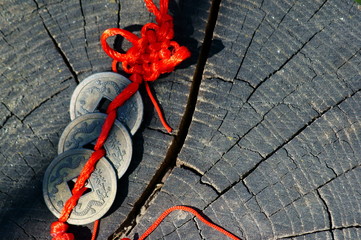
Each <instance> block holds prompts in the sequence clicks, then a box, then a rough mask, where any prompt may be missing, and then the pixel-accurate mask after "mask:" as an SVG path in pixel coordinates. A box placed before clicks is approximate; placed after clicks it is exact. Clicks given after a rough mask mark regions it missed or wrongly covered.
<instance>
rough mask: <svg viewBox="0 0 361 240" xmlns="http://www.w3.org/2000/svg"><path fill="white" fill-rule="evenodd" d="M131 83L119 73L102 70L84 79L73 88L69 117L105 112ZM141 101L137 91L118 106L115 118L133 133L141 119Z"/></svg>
mask: <svg viewBox="0 0 361 240" xmlns="http://www.w3.org/2000/svg"><path fill="white" fill-rule="evenodd" d="M129 83H131V81H130V80H128V79H127V78H125V77H123V76H122V75H120V74H117V73H112V72H103V73H96V74H93V75H91V76H89V77H87V78H86V79H84V80H83V81H82V82H81V83H80V84H79V85H78V86H77V87H76V88H75V90H74V93H73V95H72V97H71V101H70V118H71V120H73V119H75V118H76V117H78V116H81V115H84V114H87V113H93V112H103V113H105V111H106V109H107V107H108V105H109V103H110V102H111V101H113V100H114V98H115V97H116V96H117V95H118V94H119V93H120V92H121V91H122V90H123V89H124V88H126V87H127V86H128V84H129ZM143 108H144V107H143V101H142V97H141V96H140V94H139V92H137V93H135V94H134V95H133V96H132V97H131V98H130V99H128V100H127V101H126V102H125V103H124V105H123V106H121V107H119V108H118V111H117V119H118V120H119V121H121V122H122V123H124V124H125V125H126V126H127V127H128V128H129V130H130V132H131V134H132V135H134V134H135V133H136V131H137V130H138V128H139V126H140V124H141V122H142V119H143Z"/></svg>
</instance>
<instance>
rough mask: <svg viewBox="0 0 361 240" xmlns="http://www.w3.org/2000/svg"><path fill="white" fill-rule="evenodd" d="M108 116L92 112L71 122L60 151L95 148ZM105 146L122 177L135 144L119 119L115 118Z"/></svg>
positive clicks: (118, 173) (64, 133) (59, 148)
mask: <svg viewBox="0 0 361 240" xmlns="http://www.w3.org/2000/svg"><path fill="white" fill-rule="evenodd" d="M106 117H107V115H106V114H104V113H90V114H85V115H83V116H80V117H78V118H76V119H75V120H74V121H72V122H70V124H69V125H68V126H67V127H66V128H65V130H64V132H63V133H62V135H61V137H60V139H59V144H58V153H59V154H60V153H62V152H65V151H67V150H70V149H77V148H89V149H93V148H94V145H95V142H96V140H97V139H98V137H99V134H100V132H101V130H102V126H103V123H104V121H105V119H106ZM104 148H105V150H106V158H107V159H108V160H109V161H110V162H111V163H112V164H113V166H114V168H115V169H116V170H117V175H118V178H121V177H122V176H123V174H124V173H125V172H126V170H127V169H128V167H129V164H130V161H131V159H132V153H133V146H132V138H131V136H130V134H129V133H128V130H127V129H126V128H125V127H124V126H123V124H121V123H120V122H119V121H117V120H115V122H114V125H113V128H112V130H111V131H110V133H109V136H108V138H107V140H106V141H105V143H104Z"/></svg>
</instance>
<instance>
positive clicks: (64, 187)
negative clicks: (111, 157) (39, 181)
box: [43, 149, 117, 225]
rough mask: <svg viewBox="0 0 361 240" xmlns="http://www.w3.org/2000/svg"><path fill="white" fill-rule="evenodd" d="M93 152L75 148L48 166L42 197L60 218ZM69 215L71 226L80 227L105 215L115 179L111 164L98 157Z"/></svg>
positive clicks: (113, 193)
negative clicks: (84, 190) (84, 189)
mask: <svg viewBox="0 0 361 240" xmlns="http://www.w3.org/2000/svg"><path fill="white" fill-rule="evenodd" d="M92 153H93V151H91V150H89V149H74V150H70V151H67V152H64V153H62V154H61V155H58V156H57V157H56V158H55V159H54V160H53V161H52V162H51V164H50V165H49V167H48V168H47V170H46V172H45V176H44V181H43V196H44V199H45V203H46V205H47V206H48V208H49V209H50V211H51V212H52V213H53V214H54V215H55V216H56V217H59V216H60V214H61V211H62V209H63V207H64V204H65V203H66V201H67V200H68V199H69V198H70V197H71V195H72V194H71V190H72V189H73V187H74V184H75V181H76V178H77V177H78V176H79V174H80V172H81V170H82V168H83V166H84V165H85V163H86V162H87V160H88V159H89V157H90V155H91V154H92ZM85 187H87V188H88V189H87V190H86V192H85V193H84V194H83V195H82V196H81V197H80V199H79V201H78V204H77V205H76V207H75V208H74V209H73V211H72V212H71V214H70V217H69V220H68V222H69V223H70V224H76V225H83V224H87V223H91V222H94V221H95V220H97V219H99V218H101V217H102V216H104V214H106V213H107V211H108V210H109V208H110V207H111V205H112V204H113V202H114V199H115V195H116V192H117V177H116V174H115V171H114V169H113V167H112V166H111V164H110V163H109V162H108V161H107V160H106V159H105V158H101V159H100V160H99V162H98V163H97V164H96V168H95V170H94V172H93V173H92V174H91V176H90V178H89V179H88V181H87V185H86V186H85Z"/></svg>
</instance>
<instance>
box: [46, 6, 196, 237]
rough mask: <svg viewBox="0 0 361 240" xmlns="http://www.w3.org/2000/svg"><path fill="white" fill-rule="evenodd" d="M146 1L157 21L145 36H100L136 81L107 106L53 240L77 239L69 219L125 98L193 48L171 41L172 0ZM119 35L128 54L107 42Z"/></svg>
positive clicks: (54, 226) (121, 32)
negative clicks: (170, 12) (72, 231)
mask: <svg viewBox="0 0 361 240" xmlns="http://www.w3.org/2000/svg"><path fill="white" fill-rule="evenodd" d="M144 1H145V3H146V6H147V8H148V10H149V11H150V12H151V13H153V14H154V15H155V17H156V21H157V24H155V23H148V24H145V25H144V26H143V28H142V30H141V38H139V37H138V36H136V35H135V34H133V33H131V32H128V31H126V30H123V29H118V28H110V29H107V30H105V31H104V33H103V34H102V36H101V38H100V41H101V44H102V47H103V49H104V51H105V52H106V53H107V54H108V55H109V56H110V57H111V58H113V59H114V61H113V64H112V69H113V71H115V72H116V71H117V67H116V66H117V63H118V62H122V67H123V70H124V71H125V72H127V73H129V74H131V76H130V80H131V81H132V82H131V83H130V84H129V85H128V86H127V87H126V88H125V89H124V90H123V91H122V92H121V93H120V94H119V95H118V96H117V97H116V98H115V99H114V100H113V101H112V102H111V103H110V105H109V107H108V109H107V114H108V116H107V118H106V119H105V122H104V124H103V126H102V131H101V133H100V135H99V137H98V140H97V142H96V145H95V147H94V150H95V151H94V152H93V154H92V155H91V156H90V158H89V160H88V161H87V162H86V164H85V166H84V167H83V169H82V171H81V173H80V175H79V177H78V178H77V181H76V183H75V186H74V188H73V190H72V196H71V197H70V198H69V199H68V200H67V201H66V203H65V206H64V208H63V210H62V212H61V215H60V217H59V220H58V221H56V222H54V223H52V224H51V228H50V233H51V236H52V237H53V240H74V235H73V234H71V233H67V232H66V231H67V229H68V225H67V224H66V221H67V220H68V218H69V216H70V214H71V212H72V210H73V209H74V207H75V206H76V204H77V202H78V200H79V198H80V197H81V196H82V194H83V193H84V191H85V190H86V188H85V187H84V185H85V182H86V181H87V180H88V178H89V177H90V175H91V173H92V172H93V170H94V169H95V165H96V163H97V162H98V161H99V159H101V158H102V157H103V156H104V155H105V153H106V152H105V150H104V149H103V145H104V142H105V141H106V139H107V137H108V135H109V132H110V130H111V128H112V126H113V123H114V121H115V119H116V115H117V111H116V110H117V108H118V107H120V106H122V105H123V104H124V102H125V101H127V100H128V99H129V98H130V97H131V96H133V94H134V93H136V92H137V91H138V89H139V85H140V84H141V83H143V81H155V80H156V79H157V78H158V77H159V75H160V74H163V73H168V72H172V71H173V70H174V67H175V66H177V65H178V64H179V63H181V62H182V61H183V60H184V59H186V58H188V57H189V56H190V52H189V51H188V49H187V48H186V47H181V46H179V45H178V44H177V43H176V42H174V41H171V39H172V38H173V35H174V32H173V18H172V17H171V16H170V15H169V14H168V0H160V9H158V8H157V7H156V6H155V4H154V3H153V2H152V0H144ZM115 35H121V36H123V37H124V38H125V39H127V40H128V41H130V42H131V43H132V44H133V46H132V47H131V48H130V49H129V50H128V51H127V52H126V53H125V54H121V53H119V52H117V51H115V50H114V49H112V48H111V47H109V45H108V43H107V42H106V40H107V38H108V37H111V36H115ZM146 87H147V85H146ZM147 92H148V94H149V96H150V98H151V100H152V102H153V104H154V106H155V108H156V111H157V112H158V115H159V117H160V119H161V122H162V124H163V125H164V126H165V128H166V129H167V131H171V130H172V129H171V128H170V127H169V126H168V124H167V123H166V121H165V119H164V117H163V115H162V112H161V110H160V107H159V106H158V104H157V103H156V100H155V98H154V96H153V95H152V93H151V91H150V89H149V86H148V87H147ZM98 226H99V221H96V222H95V224H94V233H93V236H92V239H93V240H94V239H95V238H96V235H97V229H98Z"/></svg>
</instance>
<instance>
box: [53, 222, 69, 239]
mask: <svg viewBox="0 0 361 240" xmlns="http://www.w3.org/2000/svg"><path fill="white" fill-rule="evenodd" d="M68 228H69V226H68V224H66V223H64V222H60V221H56V222H53V223H52V224H51V226H50V235H51V236H52V237H53V239H52V240H74V239H75V238H74V235H73V234H72V233H67V232H66V231H67V230H68Z"/></svg>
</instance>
